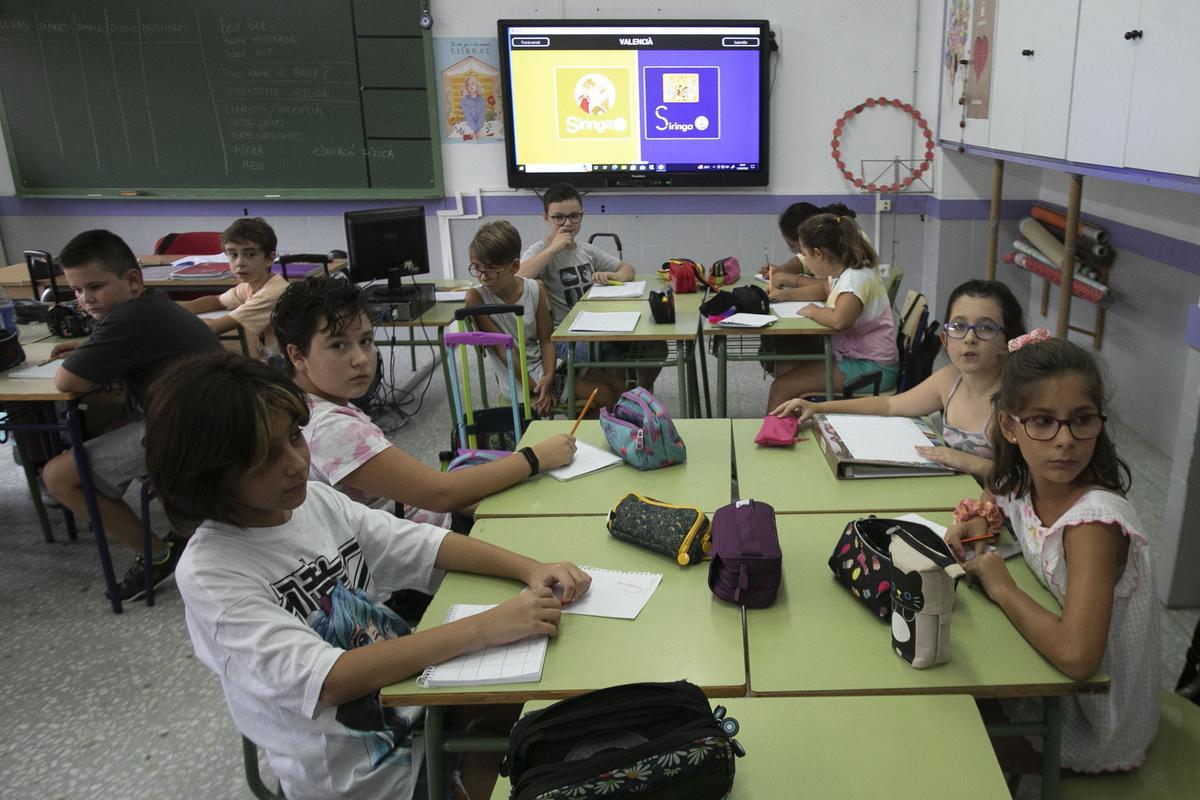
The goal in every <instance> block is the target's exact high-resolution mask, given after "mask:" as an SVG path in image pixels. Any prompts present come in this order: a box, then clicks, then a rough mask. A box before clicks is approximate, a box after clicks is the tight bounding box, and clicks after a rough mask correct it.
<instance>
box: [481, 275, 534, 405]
mask: <svg viewBox="0 0 1200 800" xmlns="http://www.w3.org/2000/svg"><path fill="white" fill-rule="evenodd" d="M517 280H519V281H521V282H522V284H523V286H522V287H521V296H520V297H519V298H518V299H517V302H516V303H511V304H508V303H505V302H504V300H503V299H502V298H501V297H500V296H499V295H496V294H493V293H492V292H490V291H488V290H487V288H485V287H483V286H477V287H475V291H477V292H479V297H480V298H481V299H482V300H483V302H485V303H488V304H489V305H490V304H493V303H497V304H504V305H519V306H523V307H524V309H525V314H524V317H523V319H522V324H523V327H524V328H525V366H526V367H527V368H528V369H529V382H530V384H531V385H532V384H534V383H536V382H538V381H539V380H541V379H542V351H541V349H540V348H541V345H540V344H539V342H538V323H537V308H538V303H539V302H540V301H541V295H542V293H541V288H540V287H539V285H538V282H537V281H536V280H532V279H530V278H521V277H518V278H517ZM492 322H494V323H496V327H497V328H499V329H500V330H502V331H503V332H504V333H507V334H508V335H509V336H511V337H513V341H514V343H515V342H516V339H517V318H516V317H515V316H514V315H512V314H496V315H495V316H493V317H492ZM512 355H513V362H512V363H513V369H514V370H515V375H516V378H517V391H518V392H519V391H521V361H520V359H519V358H518V357H517V351H516V350H515V349H514V350H513V351H512ZM487 364H488V369H489V371H490V372H491V373H492V376H493V377H494V378H495V379H496V383H497V384H498V385H499V387H500V393H501V394H502V395H504V396H505V397H508V366H507V365H505V364H504V363H503V362H502V361H500V356H498V355H496V353H495V351H493V350H492V348H490V347H489V348H488V351H487Z"/></svg>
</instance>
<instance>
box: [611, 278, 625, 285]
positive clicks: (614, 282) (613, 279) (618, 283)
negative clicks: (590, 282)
mask: <svg viewBox="0 0 1200 800" xmlns="http://www.w3.org/2000/svg"><path fill="white" fill-rule="evenodd" d="M608 285H609V286H624V285H625V281H621V280H617V279H616V278H609V279H608Z"/></svg>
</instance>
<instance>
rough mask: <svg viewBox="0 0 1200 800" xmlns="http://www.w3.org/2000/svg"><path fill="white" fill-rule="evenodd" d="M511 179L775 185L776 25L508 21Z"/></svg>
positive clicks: (505, 66) (503, 62) (503, 31)
mask: <svg viewBox="0 0 1200 800" xmlns="http://www.w3.org/2000/svg"><path fill="white" fill-rule="evenodd" d="M499 41H500V47H501V57H500V70H501V79H502V83H503V86H504V91H503V93H502V94H503V96H504V106H505V112H506V115H507V120H508V138H507V140H506V142H505V147H506V151H507V156H508V165H507V166H508V182H509V185H510V186H513V187H518V188H538V187H544V186H548V185H550V184H552V183H556V182H558V181H566V182H568V183H572V184H574V185H576V186H585V187H604V186H613V187H627V186H639V185H644V186H765V185H766V184H767V182H768V178H769V172H768V151H769V147H768V131H769V128H770V126H769V124H768V98H767V81H766V76H767V61H768V54H769V26H768V24H767V22H766V21H762V20H758V21H753V20H751V21H719V20H686V21H684V20H675V21H671V20H668V21H661V20H660V21H614V20H597V21H570V20H557V21H553V22H539V21H536V20H500V22H499Z"/></svg>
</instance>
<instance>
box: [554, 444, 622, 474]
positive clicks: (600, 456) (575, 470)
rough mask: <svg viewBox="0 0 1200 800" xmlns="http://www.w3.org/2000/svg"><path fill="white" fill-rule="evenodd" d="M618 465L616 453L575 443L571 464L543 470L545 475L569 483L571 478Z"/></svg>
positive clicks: (618, 458)
mask: <svg viewBox="0 0 1200 800" xmlns="http://www.w3.org/2000/svg"><path fill="white" fill-rule="evenodd" d="M620 463H621V457H620V456H619V455H617V454H616V453H613V452H612V451H610V450H601V449H600V448H599V447H593V446H592V445H590V444H588V443H587V442H580V441H576V442H575V458H573V459H572V460H571V463H570V464H567V465H565V466H562V467H558V468H556V469H548V470H545V474H546V475H549V476H550V477H551V478H557V479H558V480H560V481H569V480H571V479H572V478H578V477H579V476H581V475H587V474H588V473H590V472H597V471H599V470H602V469H608V468H609V467H612V466H615V465H617V464H620Z"/></svg>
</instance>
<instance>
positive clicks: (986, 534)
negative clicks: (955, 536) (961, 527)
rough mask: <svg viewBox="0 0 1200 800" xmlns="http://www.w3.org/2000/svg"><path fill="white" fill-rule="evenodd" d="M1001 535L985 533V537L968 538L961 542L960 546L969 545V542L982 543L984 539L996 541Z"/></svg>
mask: <svg viewBox="0 0 1200 800" xmlns="http://www.w3.org/2000/svg"><path fill="white" fill-rule="evenodd" d="M999 535H1000V534H998V533H985V534H984V535H983V536H968V537H967V538H966V539H962V540H960V541H959V544H967V543H968V542H982V541H983V540H984V539H995V538H996V537H997V536H999Z"/></svg>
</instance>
